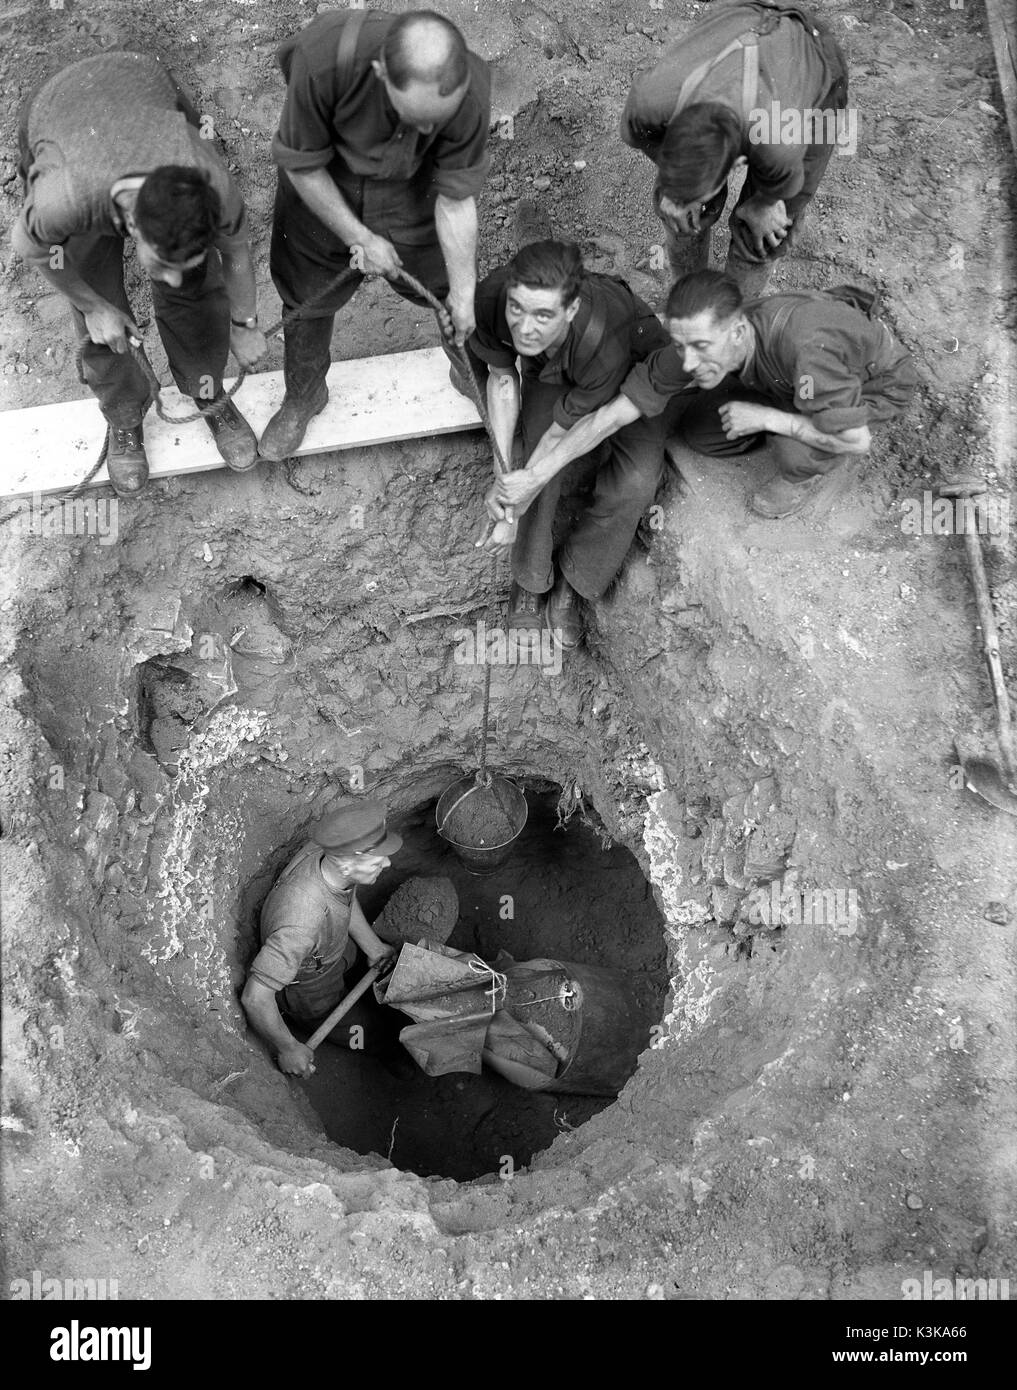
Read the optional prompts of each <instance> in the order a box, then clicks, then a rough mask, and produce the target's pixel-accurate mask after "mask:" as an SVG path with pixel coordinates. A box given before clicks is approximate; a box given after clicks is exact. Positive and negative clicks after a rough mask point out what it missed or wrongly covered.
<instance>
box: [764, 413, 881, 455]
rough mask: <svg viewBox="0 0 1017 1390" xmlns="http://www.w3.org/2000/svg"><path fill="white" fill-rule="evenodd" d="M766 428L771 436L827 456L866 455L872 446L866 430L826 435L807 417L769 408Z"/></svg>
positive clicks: (860, 429) (864, 427)
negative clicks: (802, 445)
mask: <svg viewBox="0 0 1017 1390" xmlns="http://www.w3.org/2000/svg"><path fill="white" fill-rule="evenodd" d="M766 429H767V431H768V432H769V433H770V434H783V435H786V436H787V438H788V439H797V440H798V442H799V443H800V444H806V445H808V446H809V448H812V449H823V450H824V451H825V452H826V453H828V454H865V453H868V450H869V445H870V443H871V440H870V436H869V431H868V427H867V426H865V425H862V426H860V427H859V428H858V429H851V430H842V431H841V432H840V433H839V434H827V433H826V432H825V431H824V430H820V429H817V428H816V426H815V425H813V424H812V423H811V422H810V421H809V419H808V416H806V415H799V414H798V413H797V412H796V411H792V410H777V409H772V410H769V411H768V412H767V424H766Z"/></svg>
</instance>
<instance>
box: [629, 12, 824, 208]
mask: <svg viewBox="0 0 1017 1390" xmlns="http://www.w3.org/2000/svg"><path fill="white" fill-rule="evenodd" d="M760 18H761V11H760V8H759V6H757V5H752V4H733V5H732V4H727V5H724V6H721V5H717V6H716V8H715V9H714V10H712V11H711V13H710V14H708V15H706V16H705V17H704V18H703V19H701V20H700V21H699V22H698V23H696V24H693V25H692V27H691V28H690V29H689V30H688V31H687V32H686V33H685V34H684V35H683V36H682V37H681V38H680V39H678V40H677V41H676V42H674V43H672V44H669V45H668V47H667V48H665V49H664V52H663V55H662V56H661V58H660V61H659V62H658V63H657V64H656V65H655V66H654V67H652V68H650V69H649V70H648V71H647V72H644V73H642V74H641V75H639V76H637V77H636V79H635V81H634V82H633V84H632V87H631V89H630V91H629V96H628V101H627V102H626V104H625V111H624V113H623V115H622V120H621V138H622V139H623V140H624V141H625V143H626V144H627V145H632V146H633V147H634V148H635V149H637V150H642V152H643V153H644V154H646V155H648V156H649V158H650V159H655V158H656V155H657V153H658V151H659V149H660V144H661V141H662V140H663V137H664V133H665V131H666V130H667V128H668V126H669V125H670V124H671V121H672V120H673V119H674V116H675V107H676V105H677V102H678V97H679V93H680V92H681V89H682V86H683V84H684V83H685V81H686V79H687V78H689V77H691V76H692V75H693V74H694V72H695V70H696V69H697V68H699V67H700V66H701V65H702V64H704V63H708V62H709V61H710V60H711V59H713V58H715V57H717V55H718V54H720V53H721V52H722V51H723V50H724V49H725V48H726V47H727V45H728V44H729V43H730V42H731V41H732V40H733V39H736V38H738V36H739V35H741V34H745V33H747V32H749V31H751V30H753V29H756V28H757V27H759V25H760ZM762 21H763V27H766V25H768V24H770V23H771V22H772V18H771V16H770V15H768V14H767V13H766V12H765V11H763V12H762ZM742 66H743V52H742V50H741V49H736V50H735V51H734V52H733V53H730V54H728V56H727V57H726V58H723V59H722V60H721V61H720V63H719V64H718V65H717V66H716V67H714V68H713V69H712V71H710V72H709V73H707V74H706V76H705V77H704V78H703V79H702V81H701V82H700V83H699V84H698V86H697V87H695V89H694V90H693V91H692V92H691V93H690V94H689V95H688V96H687V98H686V100H685V101H684V103H683V105H684V106H689V105H692V104H693V103H696V102H705V101H715V102H719V103H720V104H721V105H722V106H727V107H729V108H731V110H733V111H734V112H736V113H737V114H739V115H740V116H741V119H742V148H741V151H740V153H741V154H743V155H744V156H745V157H746V159H748V161H749V166H750V168H751V170H752V174H753V177H754V179H755V182H756V186H757V188H758V191H759V192H760V193H761V194H763V195H764V196H765V197H767V198H769V199H771V200H772V201H774V202H776V201H777V199H779V198H785V199H786V198H793V197H794V195H795V194H796V193H798V192H799V191H800V189H801V187H802V182H803V178H804V173H803V168H802V166H803V163H804V159H805V155H806V153H807V152H808V149H809V146H808V145H807V144H804V143H798V144H796V145H791V144H789V145H782V144H781V143H780V128H779V125H778V123H777V122H773V126H774V127H775V128H774V129H772V130H771V129H770V128H769V127H767V132H766V133H767V134H768V135H770V136H771V137H772V138H771V139H770V140H769V141H767V142H762V141H759V140H758V139H757V138H756V137H758V135H759V133H760V127H759V125H758V123H757V122H753V121H752V120H750V118H749V112H746V111H744V110H743V109H742ZM833 76H834V74H833V73H832V70H831V68H830V65H829V63H828V62H827V59H826V57H824V54H823V52H822V50H821V49H820V47H819V46H818V44H817V42H816V40H815V38H814V36H813V33H812V31H811V30H810V29H808V28H806V27H805V26H804V25H803V24H802V23H801V22H800V21H799V20H797V19H794V18H792V17H791V16H781V17H779V18H777V22H776V24H775V27H773V28H772V29H771V30H770V32H769V33H764V34H762V35H761V36H760V38H759V84H758V87H757V90H756V94H755V100H754V103H753V108H754V109H757V110H762V111H764V112H766V113H770V111H771V103H772V102H775V101H776V102H779V103H780V106H781V108H782V109H784V110H794V111H804V110H807V109H810V108H816V107H817V106H818V104H819V103H820V101H821V100H822V98H823V97H824V96H825V95H826V93H827V92H828V91H829V88H830V85H831V82H832V80H833ZM750 132H752V134H753V138H752V139H750Z"/></svg>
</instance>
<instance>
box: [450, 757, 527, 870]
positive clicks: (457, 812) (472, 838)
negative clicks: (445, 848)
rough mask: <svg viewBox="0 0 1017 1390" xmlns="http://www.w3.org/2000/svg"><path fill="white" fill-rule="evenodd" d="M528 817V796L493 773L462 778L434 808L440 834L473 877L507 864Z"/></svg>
mask: <svg viewBox="0 0 1017 1390" xmlns="http://www.w3.org/2000/svg"><path fill="white" fill-rule="evenodd" d="M527 814H528V807H527V805H526V797H525V796H524V795H523V793H522V791H521V790H520V789H519V787H517V786H516V784H515V782H512V781H510V780H509V778H507V777H498V776H495V775H494V774H492V773H490V772H488V773H481V772H478V773H476V775H474V776H466V777H460V779H459V780H458V781H457V782H453V783H452V785H451V786H450V787H447V788H446V790H445V791H444V792H443V793H442V795H441V797H440V798H439V800H438V804H437V806H436V807H435V808H434V818H435V822H436V824H437V827H438V834H439V835H440V836H441V837H442V839H444V840H447V841H448V842H449V844H450V845H451V846H452V848H453V849H454V850H455V852H456V854H457V855H458V856H459V858H460V860H461V861H462V864H463V866H464V868H467V869H469V871H470V873H471V874H491V873H494V871H495V870H496V869H497V868H499V867H500V866H501V865H502V864H504V862H505V860H506V859H507V858H508V856H509V854H510V853H511V852H512V845H513V844H514V842H515V841H516V840H517V839H518V837H519V833H520V831H521V830H522V828H523V826H524V825H525V824H526V817H527Z"/></svg>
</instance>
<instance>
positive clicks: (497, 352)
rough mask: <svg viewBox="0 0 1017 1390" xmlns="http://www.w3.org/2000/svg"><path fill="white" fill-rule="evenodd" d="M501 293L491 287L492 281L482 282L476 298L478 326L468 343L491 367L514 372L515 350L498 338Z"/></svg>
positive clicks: (472, 350) (475, 306)
mask: <svg viewBox="0 0 1017 1390" xmlns="http://www.w3.org/2000/svg"><path fill="white" fill-rule="evenodd" d="M500 299H501V296H500V292H499V290H498V288H496V287H494V286H492V285H491V281H490V280H486V281H482V282H481V284H480V285H479V286H478V287H477V293H476V295H475V296H474V301H473V303H474V310H475V313H476V319H477V326H476V328H475V329H474V330H473V332H472V333H471V334H470V336H469V339H468V340H467V341H468V344H469V348H470V351H471V352H474V353H476V355H477V356H478V357H479V358H480V360H481V361H482V362H486V363H487V365H488V366H489V367H500V368H502V369H503V370H505V371H509V370H513V369H514V368H515V365H516V352H515V349H514V348H512V347H510V346H509V345H508V344H507V343H503V342H502V340H501V338H500V337H499V336H498V330H497V324H498V319H499V317H500V316H501V311H500V308H499V305H500Z"/></svg>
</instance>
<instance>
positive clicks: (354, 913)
mask: <svg viewBox="0 0 1017 1390" xmlns="http://www.w3.org/2000/svg"><path fill="white" fill-rule="evenodd" d="M349 933H350V936H351V937H352V938H353V940H354V941H355V942H356V943H357V945H358V946H359V947H360V949H361V950H362V951H363V953H364V955H365V956H366V957H367V959H368V960H369V961H371V960H375V959H376V958H377V957H378V956H380V955H382V954H384V952H385V951H387V950H388V947H387V946H386V945H385V942H384V941H382V939H381V937H379V936H376V935H375V933H374V932H373V931H372V929H371V927H370V925H369V923H368V921H367V918H366V917H365V916H364V914H363V912H362V910H361V908H360V904H359V903H358V902H357V901H356V899H354V901H353V906H352V908H351V909H350V922H349Z"/></svg>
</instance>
